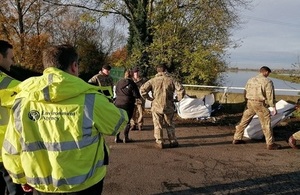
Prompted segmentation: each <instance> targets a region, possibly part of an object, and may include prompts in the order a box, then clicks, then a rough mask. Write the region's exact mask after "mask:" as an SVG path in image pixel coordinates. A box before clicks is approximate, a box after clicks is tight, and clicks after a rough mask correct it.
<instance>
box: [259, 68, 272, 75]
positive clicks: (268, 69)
mask: <svg viewBox="0 0 300 195" xmlns="http://www.w3.org/2000/svg"><path fill="white" fill-rule="evenodd" d="M259 72H269V73H271V72H272V70H271V69H270V68H269V67H267V66H263V67H261V68H260V70H259Z"/></svg>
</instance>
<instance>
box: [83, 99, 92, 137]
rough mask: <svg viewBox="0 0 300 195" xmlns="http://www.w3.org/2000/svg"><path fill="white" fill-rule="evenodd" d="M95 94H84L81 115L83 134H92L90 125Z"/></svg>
mask: <svg viewBox="0 0 300 195" xmlns="http://www.w3.org/2000/svg"><path fill="white" fill-rule="evenodd" d="M94 105H95V94H86V95H85V100H84V111H83V112H84V115H83V125H82V129H83V132H84V134H83V136H91V135H92V126H93V118H94V115H93V113H94Z"/></svg>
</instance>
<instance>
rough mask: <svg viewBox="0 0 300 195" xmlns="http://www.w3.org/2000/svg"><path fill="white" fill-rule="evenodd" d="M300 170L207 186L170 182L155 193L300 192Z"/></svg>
mask: <svg viewBox="0 0 300 195" xmlns="http://www.w3.org/2000/svg"><path fill="white" fill-rule="evenodd" d="M299 181H300V171H297V172H291V173H287V174H279V175H271V176H269V177H262V178H253V179H247V180H243V181H237V182H232V183H227V184H216V185H211V186H205V187H199V188H197V187H192V186H186V184H185V183H177V184H176V183H168V182H164V183H162V185H163V186H164V187H165V188H166V191H167V190H168V191H169V192H164V193H158V194H153V195H176V194H178V195H179V194H180V195H181V194H184V195H196V194H197V195H198V194H298V193H300V182H299ZM179 186H185V187H189V188H190V189H188V190H179V191H176V190H173V189H174V188H176V187H179Z"/></svg>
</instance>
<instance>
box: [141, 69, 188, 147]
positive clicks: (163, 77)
mask: <svg viewBox="0 0 300 195" xmlns="http://www.w3.org/2000/svg"><path fill="white" fill-rule="evenodd" d="M156 71H157V74H156V75H155V77H154V78H152V79H150V80H148V81H147V82H146V83H144V84H143V85H142V86H141V88H140V93H141V96H142V97H143V98H144V99H148V100H149V101H152V105H151V111H152V119H153V125H154V137H155V139H156V146H157V147H158V148H161V149H163V148H164V139H163V127H164V122H165V125H166V129H167V134H168V139H169V142H170V147H178V142H177V138H176V136H175V125H174V123H173V116H174V113H175V106H174V101H180V100H181V99H182V98H183V96H184V95H185V90H184V88H183V86H182V85H181V84H180V83H179V82H178V81H176V80H175V79H174V78H173V77H172V76H171V75H170V74H169V73H168V72H167V69H166V66H165V65H159V66H157V68H156ZM149 92H151V93H152V97H150V96H149V94H148V93H149ZM174 93H175V94H176V95H177V100H175V99H174Z"/></svg>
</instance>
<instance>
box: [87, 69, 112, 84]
mask: <svg viewBox="0 0 300 195" xmlns="http://www.w3.org/2000/svg"><path fill="white" fill-rule="evenodd" d="M88 83H90V84H93V85H98V86H111V87H112V88H113V86H114V82H113V78H112V77H111V76H109V75H104V74H103V73H102V72H101V71H100V72H99V73H98V74H96V75H94V76H93V77H92V78H91V79H90V80H89V81H88Z"/></svg>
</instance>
